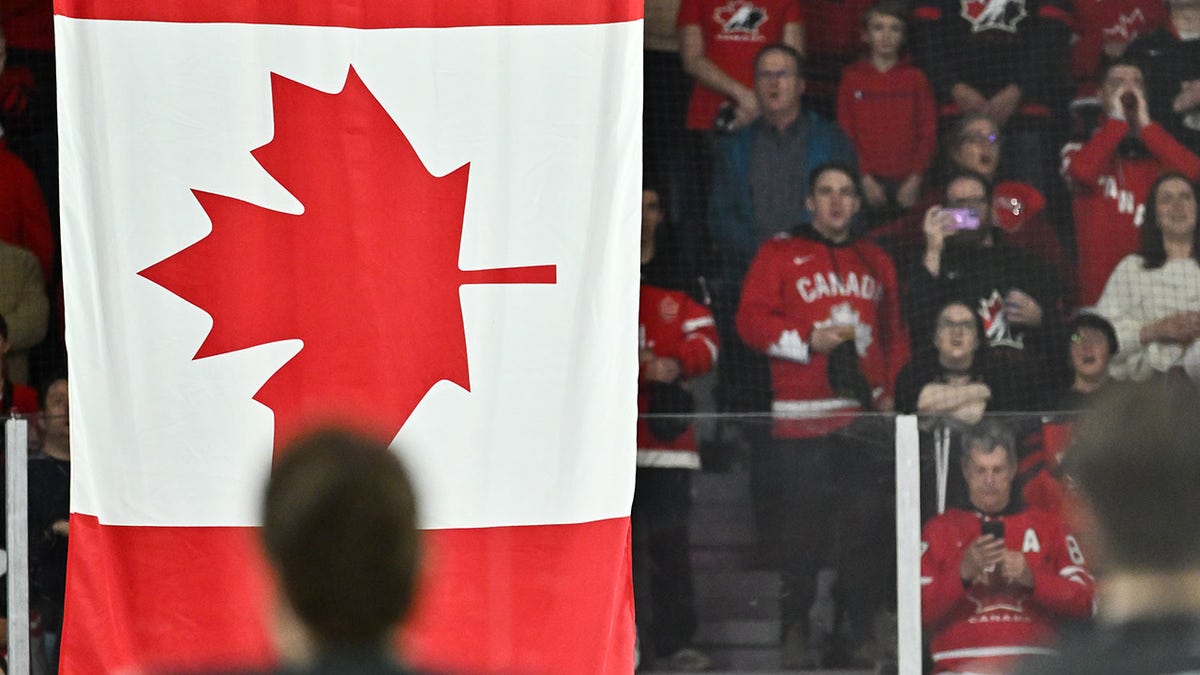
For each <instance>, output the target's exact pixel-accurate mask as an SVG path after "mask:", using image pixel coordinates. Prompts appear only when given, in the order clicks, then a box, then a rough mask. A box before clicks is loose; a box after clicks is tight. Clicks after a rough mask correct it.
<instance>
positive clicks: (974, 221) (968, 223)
mask: <svg viewBox="0 0 1200 675" xmlns="http://www.w3.org/2000/svg"><path fill="white" fill-rule="evenodd" d="M944 212H945V213H948V214H950V218H951V220H952V222H953V224H952V225H951V226H950V229H952V230H955V231H957V230H978V229H979V212H978V211H976V210H975V209H944Z"/></svg>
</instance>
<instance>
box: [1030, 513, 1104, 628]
mask: <svg viewBox="0 0 1200 675" xmlns="http://www.w3.org/2000/svg"><path fill="white" fill-rule="evenodd" d="M1040 515H1043V516H1044V517H1045V520H1046V525H1045V527H1044V528H1041V529H1043V531H1044V532H1045V533H1046V534H1047V535H1048V536H1047V537H1046V538H1045V539H1044V540H1043V541H1045V544H1046V545H1047V546H1050V552H1049V555H1047V556H1045V557H1044V558H1043V559H1042V560H1043V561H1044V564H1039V565H1037V566H1036V567H1035V568H1034V569H1033V570H1032V571H1033V600H1034V602H1037V603H1038V604H1039V605H1041V606H1042V607H1045V608H1046V609H1047V610H1049V611H1050V612H1052V613H1054V614H1057V615H1059V616H1063V617H1072V618H1086V617H1089V616H1091V615H1092V601H1093V600H1094V599H1095V596H1096V582H1095V580H1094V579H1092V575H1091V573H1089V572H1088V570H1087V562H1086V561H1085V560H1084V558H1083V551H1082V550H1081V549H1080V548H1079V542H1077V541H1076V540H1075V537H1074V536H1072V535H1070V534H1067V533H1066V532H1065V531H1064V530H1063V528H1062V526H1061V525H1059V524H1057V521H1055V520H1054V519H1053V517H1052V516H1050V515H1049V514H1040Z"/></svg>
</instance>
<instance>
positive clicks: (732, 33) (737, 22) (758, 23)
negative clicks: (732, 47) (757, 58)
mask: <svg viewBox="0 0 1200 675" xmlns="http://www.w3.org/2000/svg"><path fill="white" fill-rule="evenodd" d="M769 18H770V16H768V15H767V8H766V7H759V6H758V5H755V4H754V3H753V2H749V1H748V0H733V1H732V2H730V3H728V4H725V5H722V6H720V7H718V8H716V9H715V10H713V20H714V21H716V22H717V23H718V24H720V25H721V33H720V34H719V35H717V39H718V40H745V41H758V40H761V39H762V35H761V34H760V33H759V30H758V29H759V28H761V27H762V25H763V24H764V23H766V22H767V19H769Z"/></svg>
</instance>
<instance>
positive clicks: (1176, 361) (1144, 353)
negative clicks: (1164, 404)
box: [1096, 254, 1200, 380]
mask: <svg viewBox="0 0 1200 675" xmlns="http://www.w3.org/2000/svg"><path fill="white" fill-rule="evenodd" d="M1096 310H1097V311H1098V312H1099V313H1100V314H1102V315H1103V316H1104V318H1106V319H1108V320H1109V321H1111V322H1112V325H1113V328H1115V329H1116V331H1117V343H1118V344H1119V346H1120V349H1119V350H1118V353H1117V354H1116V356H1114V357H1113V360H1112V363H1111V364H1110V365H1109V371H1110V373H1111V374H1112V376H1113V377H1114V378H1116V379H1120V380H1128V379H1132V380H1145V379H1147V378H1149V377H1150V376H1151V375H1153V374H1154V373H1155V372H1156V371H1157V372H1164V371H1166V370H1167V369H1168V368H1170V367H1171V366H1174V365H1185V364H1184V363H1183V361H1182V360H1181V357H1183V356H1184V353H1185V350H1186V351H1187V352H1188V356H1187V360H1193V359H1195V358H1197V357H1200V346H1197V345H1196V344H1193V345H1192V346H1191V348H1190V349H1189V346H1187V345H1180V344H1176V343H1171V342H1151V343H1150V344H1147V345H1143V344H1141V341H1140V340H1139V339H1138V333H1139V332H1140V331H1141V330H1142V327H1143V326H1145V325H1146V324H1148V323H1152V322H1154V321H1158V320H1159V319H1162V318H1164V317H1167V316H1170V315H1172V314H1178V313H1179V312H1185V311H1189V310H1196V311H1200V265H1197V264H1196V261H1195V260H1193V259H1191V258H1188V259H1185V260H1168V261H1167V263H1166V264H1165V265H1163V266H1162V267H1160V268H1158V269H1154V270H1148V269H1146V268H1145V267H1144V265H1143V262H1142V257H1141V256H1140V255H1136V254H1135V255H1128V256H1125V258H1124V259H1123V260H1121V262H1120V263H1118V264H1117V267H1116V268H1115V269H1114V270H1113V272H1112V275H1111V276H1109V277H1108V283H1107V284H1105V286H1104V293H1103V294H1102V295H1101V296H1100V301H1099V302H1098V303H1096Z"/></svg>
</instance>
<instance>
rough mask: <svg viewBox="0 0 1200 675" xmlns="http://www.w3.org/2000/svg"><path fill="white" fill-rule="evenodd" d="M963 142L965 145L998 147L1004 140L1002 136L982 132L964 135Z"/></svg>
mask: <svg viewBox="0 0 1200 675" xmlns="http://www.w3.org/2000/svg"><path fill="white" fill-rule="evenodd" d="M962 140H963V143H979V144H986V145H996V144H997V143H999V142H1000V141H1001V140H1003V139H1002V137H1001V136H1000V134H985V133H983V132H982V131H969V132H967V133H965V134H963V137H962Z"/></svg>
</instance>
